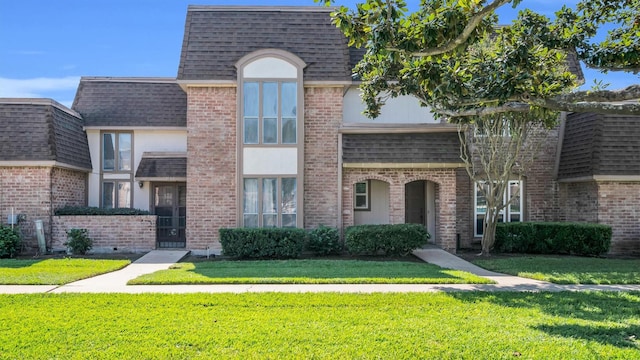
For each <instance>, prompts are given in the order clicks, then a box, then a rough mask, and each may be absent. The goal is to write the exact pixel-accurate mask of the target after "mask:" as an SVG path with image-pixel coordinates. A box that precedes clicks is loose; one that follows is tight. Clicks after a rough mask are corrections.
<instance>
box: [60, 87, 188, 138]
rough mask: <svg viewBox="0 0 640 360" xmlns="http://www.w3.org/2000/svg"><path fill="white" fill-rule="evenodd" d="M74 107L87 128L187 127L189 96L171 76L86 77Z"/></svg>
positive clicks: (79, 89)
mask: <svg viewBox="0 0 640 360" xmlns="http://www.w3.org/2000/svg"><path fill="white" fill-rule="evenodd" d="M72 108H73V109H74V110H76V111H77V112H78V113H80V114H81V115H82V117H83V119H84V121H85V126H87V127H90V126H98V127H103V126H143V127H144V126H153V127H186V126H187V95H186V94H185V92H184V91H183V90H182V89H181V88H180V86H179V85H178V84H177V83H176V81H175V79H169V78H100V77H83V78H82V79H80V85H79V86H78V91H77V93H76V98H75V100H74V101H73V106H72Z"/></svg>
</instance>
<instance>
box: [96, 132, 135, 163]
mask: <svg viewBox="0 0 640 360" xmlns="http://www.w3.org/2000/svg"><path fill="white" fill-rule="evenodd" d="M131 138H132V136H131V133H128V132H105V133H102V170H103V171H105V172H107V171H125V172H128V171H131V163H132V159H131V157H132V154H133V152H132V151H131Z"/></svg>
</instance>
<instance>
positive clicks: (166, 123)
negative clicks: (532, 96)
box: [0, 6, 640, 253]
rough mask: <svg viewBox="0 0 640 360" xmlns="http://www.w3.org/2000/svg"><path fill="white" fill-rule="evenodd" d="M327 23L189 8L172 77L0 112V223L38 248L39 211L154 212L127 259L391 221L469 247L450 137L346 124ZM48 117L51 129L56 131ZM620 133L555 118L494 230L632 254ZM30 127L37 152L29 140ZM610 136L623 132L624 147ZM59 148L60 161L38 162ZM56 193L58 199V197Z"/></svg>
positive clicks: (51, 219)
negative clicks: (526, 229) (37, 133)
mask: <svg viewBox="0 0 640 360" xmlns="http://www.w3.org/2000/svg"><path fill="white" fill-rule="evenodd" d="M329 13H330V10H329V9H326V8H322V7H234V6H190V7H189V8H188V12H187V17H186V25H185V34H184V41H183V45H182V51H181V55H180V64H179V68H178V73H177V77H176V78H110V77H83V78H82V79H81V81H80V85H79V87H78V91H77V94H76V98H75V100H74V103H73V106H72V109H66V108H65V107H64V106H62V105H60V104H57V103H55V102H52V101H50V100H12V99H4V100H0V117H1V118H0V121H2V124H3V127H4V128H8V129H9V128H10V129H11V130H10V131H9V132H8V133H7V132H5V131H3V134H2V135H0V136H4V137H7V138H8V139H10V140H11V141H10V142H9V143H8V145H4V141H3V144H2V145H0V172H1V173H2V179H3V180H2V181H3V183H2V184H0V185H1V186H0V188H2V189H0V191H1V192H0V211H1V212H2V214H3V215H4V214H8V211H9V209H10V207H13V208H15V209H18V211H19V212H20V213H24V214H28V216H27V220H32V219H33V218H35V217H42V218H44V220H45V222H46V224H49V225H48V226H49V228H48V229H49V237H52V238H53V239H51V240H50V243H51V247H54V248H55V247H56V246H60V244H61V243H62V241H61V240H60V239H58V238H59V235H56V234H59V233H60V231H56V230H55V228H56V227H58V228H59V227H60V226H62V225H56V221H58V220H56V218H57V217H55V216H53V210H54V209H55V208H57V207H59V206H62V205H67V204H73V205H77V204H81V203H82V204H88V205H91V206H100V207H134V208H139V209H146V210H149V211H151V212H152V213H153V214H156V215H157V222H156V223H155V225H154V226H155V228H154V229H152V230H153V231H154V234H155V237H156V238H155V243H153V242H152V243H144V244H145V245H140V244H138V246H133V247H134V248H135V249H136V250H149V249H150V248H154V247H156V248H186V249H189V250H192V251H193V252H195V253H204V252H209V251H214V252H216V251H219V250H220V244H219V239H218V230H219V229H220V228H223V227H242V226H281V227H303V228H315V227H317V226H319V225H328V226H334V227H338V228H345V227H348V226H351V225H355V224H384V223H405V222H409V223H420V224H424V225H425V226H426V228H427V229H428V230H429V232H430V233H431V234H432V235H433V236H432V238H431V241H433V242H434V243H435V244H436V245H438V246H441V247H442V248H444V249H446V250H448V251H451V252H455V251H456V249H457V248H460V247H471V246H473V245H474V244H475V243H477V242H478V241H479V239H480V238H479V236H481V232H482V226H481V224H482V219H483V216H484V207H483V198H482V195H481V194H480V193H479V192H478V191H477V186H476V185H475V184H473V183H472V182H471V180H470V179H469V177H468V175H467V174H466V171H465V170H464V164H463V163H462V161H461V160H460V156H459V151H460V150H459V149H460V142H459V138H458V134H457V128H456V126H453V125H450V124H447V123H445V122H442V121H440V120H436V119H434V117H433V116H432V114H431V113H430V111H429V109H427V108H424V107H420V106H419V105H418V102H417V101H416V100H415V99H413V98H410V97H399V98H395V99H391V100H389V101H388V103H387V105H386V106H385V107H384V108H383V110H382V114H381V115H380V117H378V118H377V119H375V120H370V119H368V118H366V117H365V116H364V115H362V110H363V109H364V106H363V104H362V103H361V101H360V97H359V90H358V83H357V81H354V80H353V79H352V77H351V74H352V71H351V69H352V68H353V66H354V65H355V63H357V61H358V60H359V58H360V57H361V56H362V52H361V51H360V50H358V49H354V48H350V47H349V46H348V44H347V40H346V39H345V37H344V36H343V35H342V34H341V32H340V31H339V30H338V29H337V28H336V27H335V26H334V25H332V24H331V20H330V14H329ZM258 29H259V30H258ZM570 64H571V66H572V68H573V71H574V72H576V73H577V74H579V75H581V71H580V68H579V65H578V63H577V61H575V59H572V62H571V63H570ZM30 102H32V103H30ZM57 113H59V114H60V116H62V115H64V116H65V117H66V118H69V119H70V120H69V122H68V123H59V124H58V123H56V122H55V121H54V120H53V119H55V117H54V116H52V115H51V114H54V115H55V114H57ZM23 118H24V119H25V120H26V119H31V120H30V121H31V123H26V122H25V121H24V120H23ZM71 120H72V121H71ZM620 123H621V124H622V123H624V126H625V127H624V128H616V126H609V119H605V118H602V117H597V116H593V115H589V114H568V115H567V116H565V117H563V119H562V125H561V126H559V127H558V128H556V129H553V130H550V131H548V132H547V133H546V135H545V136H546V138H545V139H544V141H545V146H543V149H544V150H543V151H542V153H541V154H540V156H538V158H537V160H536V162H535V164H534V165H533V168H532V169H531V171H530V172H529V173H528V174H527V176H526V177H525V178H524V180H523V181H522V182H521V181H512V182H511V183H510V186H509V189H508V193H509V194H508V195H513V196H515V197H517V198H518V201H516V202H514V203H513V204H511V205H510V206H509V207H508V208H507V209H506V210H505V213H504V214H503V221H524V220H527V221H561V220H572V221H590V222H601V223H606V224H611V225H612V226H614V244H613V248H612V252H614V253H616V252H624V253H630V252H636V253H638V252H640V234H639V232H640V223H639V221H638V218H637V217H636V216H635V211H636V210H635V209H640V203H638V199H639V198H640V186H639V185H640V183H639V182H638V180H640V177H638V175H639V174H638V171H640V159H638V158H637V156H638V155H637V154H638V152H637V151H636V150H637V149H636V148H635V147H638V146H640V142H639V140H636V139H638V137H637V136H632V135H631V134H632V132H629V131H626V130H625V129H627V130H628V129H630V128H632V127H633V123H632V121H631V120H630V119H626V118H625V119H620ZM70 124H72V125H70ZM14 126H18V127H16V128H15V129H14ZM636 127H637V126H636ZM36 128H38V129H40V128H41V129H42V132H43V133H42V134H41V136H42V139H46V141H47V142H42V141H37V142H36V138H35V137H31V134H30V132H32V131H34V129H36ZM72 128H73V129H74V130H73V131H71V129H72ZM56 129H64V130H65V131H62V132H61V133H60V135H57V134H58V132H57V131H58V130H56ZM634 129H635V128H634ZM67 130H68V131H67ZM47 131H48V132H47ZM60 131H61V130H60ZM620 131H622V132H626V133H627V134H629V136H626V137H625V142H624V143H622V142H620V138H618V137H617V136H618V135H619V134H620ZM634 131H635V130H634ZM638 131H640V130H638ZM56 136H58V137H56ZM59 138H60V139H59ZM3 140H4V138H3ZM588 141H591V143H589V142H588ZM11 144H13V145H11ZM591 144H594V145H593V146H591ZM612 144H616V145H615V146H618V147H617V148H616V147H615V146H614V145H612ZM20 146H22V147H23V148H26V150H19V147H20ZM61 146H69V149H67V152H66V153H65V152H64V151H63V150H61V149H60V150H58V151H57V152H56V151H53V150H52V149H53V148H55V149H58V148H59V147H61ZM39 148H41V149H39ZM38 149H39V150H38ZM634 149H635V150H634ZM36 150H38V151H36ZM47 151H48V152H47ZM31 152H34V154H31ZM36 152H37V154H36ZM631 152H633V154H631ZM620 153H624V154H629V155H628V156H627V155H625V156H622V157H620V156H618V155H619V154H620ZM65 154H72V155H74V157H72V158H67V157H65V156H66V155H65ZM17 155H20V156H22V157H23V158H16V157H15V156H17ZM32 155H33V156H32ZM29 161H32V162H33V163H30V162H29ZM44 164H47V165H46V166H45V165H44ZM34 167H37V169H38V171H39V172H42V173H44V174H54V173H55V174H58V173H60V174H62V173H64V174H66V176H67V177H73V181H74V182H73V183H71V180H69V182H70V185H69V186H68V187H66V188H63V187H61V186H58V185H57V183H54V181H53V180H51V181H49V182H40V183H37V184H36V185H35V188H34V190H33V191H34V192H36V193H37V194H38V195H37V196H36V195H34V196H33V197H32V196H17V195H15V192H13V193H12V191H14V190H11V189H24V188H25V187H28V186H27V185H26V184H25V179H26V178H25V176H22V175H20V174H21V172H22V171H34V170H32V169H33V168H34ZM49 176H50V177H51V179H53V175H49ZM56 179H57V178H56ZM58 182H62V181H58ZM67 189H72V190H73V191H72V192H73V196H72V195H66V196H62V195H59V192H61V191H66V190H67ZM20 191H23V190H20ZM43 197H46V198H47V199H50V200H47V202H46V206H44V205H43V202H42V201H43V200H40V198H43ZM54 199H55V201H54ZM622 199H624V201H622ZM29 226H31V225H30V223H29V221H27V223H26V224H25V227H29ZM123 228H127V226H123ZM135 231H139V230H135ZM135 237H136V233H135V232H133V233H131V238H135ZM29 241H32V240H29ZM118 241H119V240H118V239H98V243H99V246H98V248H99V249H101V251H115V250H114V249H118V251H126V250H131V249H132V245H131V244H126V243H125V244H122V243H118Z"/></svg>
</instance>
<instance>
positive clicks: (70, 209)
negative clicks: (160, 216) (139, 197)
mask: <svg viewBox="0 0 640 360" xmlns="http://www.w3.org/2000/svg"><path fill="white" fill-rule="evenodd" d="M55 214H56V215H59V216H64V215H150V214H151V213H150V212H148V211H146V210H140V209H131V208H112V209H107V208H100V207H92V206H65V207H62V208H59V209H56V211H55Z"/></svg>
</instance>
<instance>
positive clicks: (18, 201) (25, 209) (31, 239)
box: [0, 166, 87, 253]
mask: <svg viewBox="0 0 640 360" xmlns="http://www.w3.org/2000/svg"><path fill="white" fill-rule="evenodd" d="M86 176H87V175H86V173H83V172H79V171H73V170H67V169H60V168H52V167H17V166H16V167H2V168H0V215H1V216H2V220H1V222H2V223H3V224H5V223H6V221H7V216H8V215H9V214H11V208H13V211H14V214H20V215H22V216H21V221H20V231H21V234H22V243H23V251H24V252H27V253H31V252H35V251H36V249H37V248H38V241H37V238H36V231H35V223H34V221H35V220H42V221H43V225H44V234H45V241H46V243H47V247H50V246H51V239H52V238H51V216H52V215H53V212H54V211H55V209H56V208H59V207H62V206H66V205H72V206H82V205H85V204H86V200H85V199H86V191H87V188H86Z"/></svg>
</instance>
